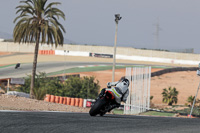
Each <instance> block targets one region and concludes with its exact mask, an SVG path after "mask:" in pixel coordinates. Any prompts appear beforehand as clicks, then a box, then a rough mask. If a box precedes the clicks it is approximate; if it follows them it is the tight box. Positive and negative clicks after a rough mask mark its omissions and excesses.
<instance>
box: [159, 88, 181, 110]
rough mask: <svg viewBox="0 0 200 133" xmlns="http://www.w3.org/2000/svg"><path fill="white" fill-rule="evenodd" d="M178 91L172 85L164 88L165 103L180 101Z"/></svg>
mask: <svg viewBox="0 0 200 133" xmlns="http://www.w3.org/2000/svg"><path fill="white" fill-rule="evenodd" d="M178 93H179V92H178V91H177V90H176V88H175V87H174V88H173V89H172V88H171V87H169V88H168V89H166V88H165V89H163V92H162V95H163V99H162V101H163V102H164V103H167V104H168V105H170V106H171V105H172V104H173V103H175V104H176V103H177V102H178V98H177V96H178Z"/></svg>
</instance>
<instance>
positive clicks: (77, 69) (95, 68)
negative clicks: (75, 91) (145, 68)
mask: <svg viewBox="0 0 200 133" xmlns="http://www.w3.org/2000/svg"><path fill="white" fill-rule="evenodd" d="M126 67H141V66H124V65H119V66H116V67H115V68H116V69H121V68H126ZM152 68H163V67H158V66H154V67H152ZM111 69H112V66H92V67H83V68H81V67H75V68H70V69H65V70H61V71H56V72H51V73H48V74H47V75H48V76H51V75H58V74H63V73H77V72H93V71H104V70H111ZM163 69H164V68H163Z"/></svg>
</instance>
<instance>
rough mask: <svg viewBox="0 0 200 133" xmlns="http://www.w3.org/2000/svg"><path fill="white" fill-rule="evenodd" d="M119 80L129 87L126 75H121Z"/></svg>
mask: <svg viewBox="0 0 200 133" xmlns="http://www.w3.org/2000/svg"><path fill="white" fill-rule="evenodd" d="M120 82H122V83H123V84H124V85H127V86H128V87H129V80H128V79H127V78H126V77H122V78H121V79H120Z"/></svg>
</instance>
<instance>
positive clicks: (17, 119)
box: [0, 111, 200, 133]
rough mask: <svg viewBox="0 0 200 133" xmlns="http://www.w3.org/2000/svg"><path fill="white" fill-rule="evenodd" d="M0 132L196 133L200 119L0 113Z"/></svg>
mask: <svg viewBox="0 0 200 133" xmlns="http://www.w3.org/2000/svg"><path fill="white" fill-rule="evenodd" d="M0 118H1V119H0V132H1V133H61V132H63V133H193V132H195V133H199V131H200V119H189V118H171V117H162V118H161V117H147V116H130V115H105V116H104V117H100V116H97V117H91V116H89V114H88V113H66V112H4V111H3V112H2V111H1V112H0Z"/></svg>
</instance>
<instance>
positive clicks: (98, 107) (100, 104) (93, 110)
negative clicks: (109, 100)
mask: <svg viewBox="0 0 200 133" xmlns="http://www.w3.org/2000/svg"><path fill="white" fill-rule="evenodd" d="M105 104H106V99H105V97H103V98H100V99H98V100H97V101H96V102H95V103H94V105H93V106H92V108H91V109H90V111H89V114H90V116H96V115H97V114H99V113H100V110H101V109H102V108H103V107H104V106H105Z"/></svg>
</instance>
